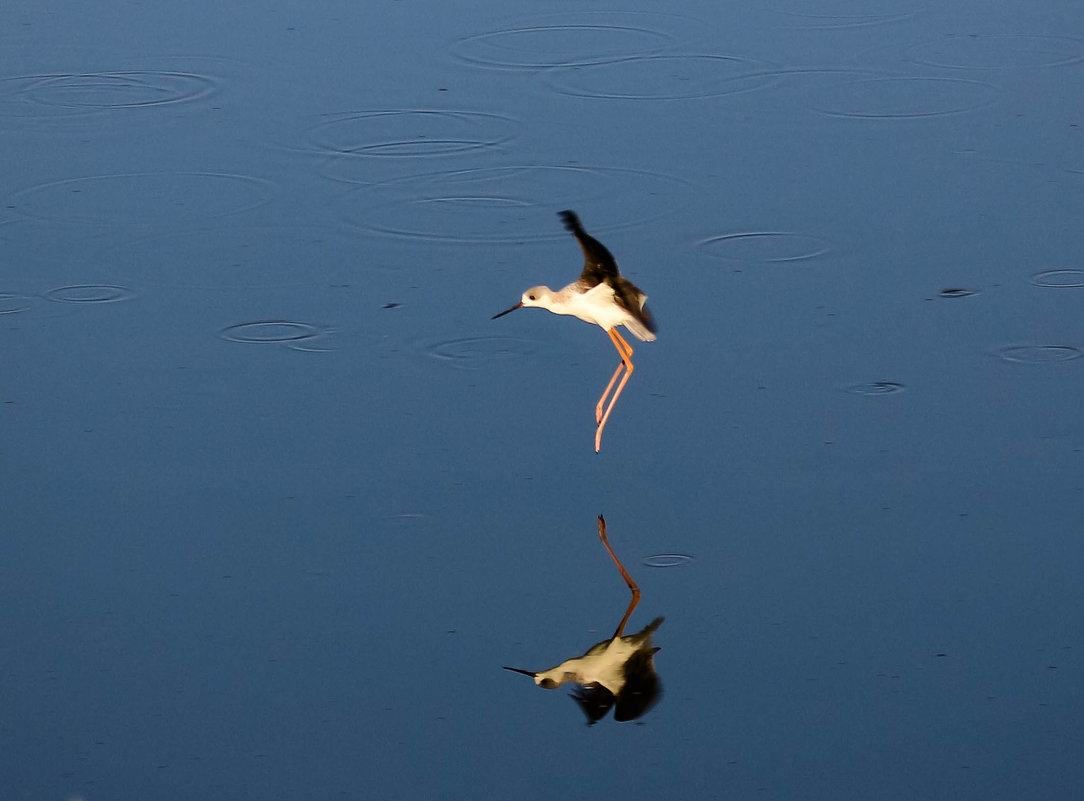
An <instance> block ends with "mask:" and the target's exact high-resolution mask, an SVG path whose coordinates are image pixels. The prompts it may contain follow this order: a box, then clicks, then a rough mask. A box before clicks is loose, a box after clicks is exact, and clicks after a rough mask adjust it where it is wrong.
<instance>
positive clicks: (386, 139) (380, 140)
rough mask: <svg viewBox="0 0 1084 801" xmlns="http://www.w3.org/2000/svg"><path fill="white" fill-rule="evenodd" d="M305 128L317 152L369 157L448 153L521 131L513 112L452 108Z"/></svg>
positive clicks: (388, 112)
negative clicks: (507, 114)
mask: <svg viewBox="0 0 1084 801" xmlns="http://www.w3.org/2000/svg"><path fill="white" fill-rule="evenodd" d="M333 116H334V119H331V120H328V121H326V122H321V123H320V124H319V125H315V126H313V127H312V128H310V129H309V130H308V131H307V132H306V139H307V140H308V142H309V143H310V145H311V146H312V148H313V149H315V151H316V152H318V153H324V154H332V155H338V156H353V157H367V158H417V157H422V156H447V155H454V154H457V153H465V152H467V151H472V150H480V149H483V148H491V147H496V146H498V145H500V144H502V143H504V142H507V141H508V140H509V139H511V138H512V137H514V136H515V135H517V134H518V133H519V132H520V129H521V128H522V123H520V122H519V121H518V120H514V119H512V118H511V117H506V116H503V115H500V114H491V113H486V112H480V111H456V110H450V109H381V110H371V111H357V112H350V113H345V114H337V115H333Z"/></svg>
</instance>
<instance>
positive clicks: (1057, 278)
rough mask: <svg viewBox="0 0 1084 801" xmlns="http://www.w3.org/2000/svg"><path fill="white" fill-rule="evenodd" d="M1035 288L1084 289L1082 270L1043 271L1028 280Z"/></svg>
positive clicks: (1083, 273)
mask: <svg viewBox="0 0 1084 801" xmlns="http://www.w3.org/2000/svg"><path fill="white" fill-rule="evenodd" d="M1029 280H1030V281H1031V283H1032V284H1034V285H1035V286H1041V287H1049V288H1051V289H1075V288H1077V287H1084V270H1076V269H1063V270H1043V271H1042V272H1040V273H1035V275H1033V276H1031V278H1030V279H1029Z"/></svg>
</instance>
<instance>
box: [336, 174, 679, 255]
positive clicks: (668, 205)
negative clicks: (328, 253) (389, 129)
mask: <svg viewBox="0 0 1084 801" xmlns="http://www.w3.org/2000/svg"><path fill="white" fill-rule="evenodd" d="M569 198H576V199H577V200H576V202H577V203H578V204H581V205H584V206H587V205H590V206H591V209H592V213H591V217H592V219H593V220H595V222H593V223H588V225H589V227H590V229H591V231H592V233H594V234H596V235H598V234H599V233H600V232H605V231H607V230H613V229H614V228H615V227H628V226H633V225H638V224H642V223H646V222H650V221H653V220H657V219H659V218H661V217H664V216H666V215H668V214H672V213H675V212H677V211H679V210H680V209H681V208H682V207H683V206H684V204H685V203H687V202H688V199H689V192H688V184H687V183H686V182H685V181H683V180H682V179H680V178H676V177H674V176H670V175H663V174H660V173H652V172H646V171H643V170H633V169H625V168H620V167H599V166H552V165H521V166H510V167H487V168H483V169H470V170H452V171H448V172H438V173H430V174H427V175H415V176H410V177H407V178H401V179H396V180H393V181H386V182H384V183H382V184H377V185H374V186H364V187H358V188H356V189H353V190H351V191H349V192H347V193H345V194H344V195H342V196H341V197H340V198H339V199H338V200H337V201H336V204H337V207H338V209H339V213H340V216H341V218H342V219H343V220H344V221H345V222H346V223H348V224H349V225H352V226H354V227H356V228H359V229H362V230H364V231H367V232H375V233H381V234H387V235H390V236H396V237H407V238H411V239H418V240H422V241H428V242H459V243H478V242H485V243H493V242H524V241H528V240H543V239H555V238H557V237H560V236H567V234H563V233H562V229H561V227H560V226H559V225H556V224H551V223H552V221H551V222H548V223H547V224H545V225H539V219H540V218H539V208H540V207H545V206H549V207H550V208H552V209H553V210H557V209H562V208H565V207H566V206H567V204H568V199H569ZM607 219H616V220H620V222H619V223H618V224H617V225H616V226H615V225H610V226H608V227H607V225H606V224H604V223H601V222H599V221H605V220H607Z"/></svg>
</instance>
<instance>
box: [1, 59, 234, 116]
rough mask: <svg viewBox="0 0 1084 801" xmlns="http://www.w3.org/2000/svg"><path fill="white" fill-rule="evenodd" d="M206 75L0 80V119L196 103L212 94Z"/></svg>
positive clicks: (129, 73)
mask: <svg viewBox="0 0 1084 801" xmlns="http://www.w3.org/2000/svg"><path fill="white" fill-rule="evenodd" d="M217 88H218V81H217V79H215V78H212V77H209V76H207V75H198V74H196V73H191V72H178V71H169V70H119V71H112V72H81V73H64V74H50V75H22V76H12V77H6V78H0V116H11V117H50V116H51V117H60V116H74V115H79V114H89V113H94V112H100V111H109V110H120V109H131V108H146V107H153V106H165V105H171V104H175V103H185V102H190V101H194V100H199V99H202V98H205V97H207V96H208V95H210V94H212V93H213V92H215V91H216V90H217Z"/></svg>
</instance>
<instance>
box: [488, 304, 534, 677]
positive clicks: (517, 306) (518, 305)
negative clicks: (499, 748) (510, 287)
mask: <svg viewBox="0 0 1084 801" xmlns="http://www.w3.org/2000/svg"><path fill="white" fill-rule="evenodd" d="M522 308H523V303H522V302H521V303H517V304H516V305H515V306H513V307H512V308H511V309H505V310H504V311H502V312H501V313H500V314H494V315H493V316H492V317H490V318H489V319H490V320H496V319H497V318H498V317H504V315H506V314H508V312H514V311H515V310H516V309H522ZM507 670H515V668H507ZM522 672H523V671H522V670H521V671H520V673H522ZM528 675H530V674H528Z"/></svg>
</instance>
